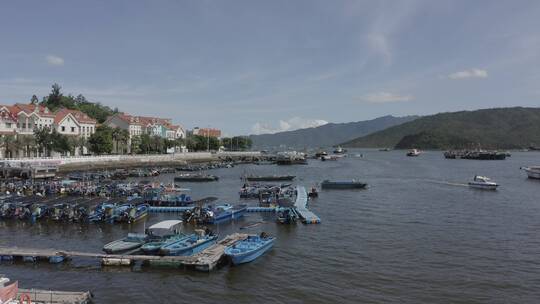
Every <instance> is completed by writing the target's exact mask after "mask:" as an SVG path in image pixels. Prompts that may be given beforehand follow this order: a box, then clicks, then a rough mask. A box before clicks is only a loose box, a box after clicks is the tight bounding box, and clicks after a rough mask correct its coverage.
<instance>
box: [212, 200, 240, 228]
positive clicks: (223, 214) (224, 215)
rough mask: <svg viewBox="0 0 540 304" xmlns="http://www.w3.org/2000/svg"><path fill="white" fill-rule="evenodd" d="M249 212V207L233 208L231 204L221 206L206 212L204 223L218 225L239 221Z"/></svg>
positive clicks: (238, 206)
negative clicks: (234, 220)
mask: <svg viewBox="0 0 540 304" xmlns="http://www.w3.org/2000/svg"><path fill="white" fill-rule="evenodd" d="M246 212H247V205H245V204H242V205H237V206H233V205H231V204H221V205H217V206H216V207H214V208H209V209H208V210H207V211H206V217H205V219H204V223H208V224H217V223H222V222H226V221H230V220H233V219H238V218H240V217H242V216H244V214H245V213H246Z"/></svg>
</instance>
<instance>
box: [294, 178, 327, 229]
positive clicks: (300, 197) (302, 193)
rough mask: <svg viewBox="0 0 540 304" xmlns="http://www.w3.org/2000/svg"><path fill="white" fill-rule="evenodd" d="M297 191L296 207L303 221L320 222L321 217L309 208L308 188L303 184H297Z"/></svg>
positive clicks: (307, 222)
mask: <svg viewBox="0 0 540 304" xmlns="http://www.w3.org/2000/svg"><path fill="white" fill-rule="evenodd" d="M296 193H297V194H296V201H295V202H294V207H295V209H296V212H297V213H298V215H299V216H300V218H301V219H302V222H303V223H304V224H320V223H321V219H320V218H319V217H318V216H317V215H315V213H313V212H311V211H310V210H309V209H308V208H307V201H308V196H307V192H306V188H305V187H303V186H297V187H296Z"/></svg>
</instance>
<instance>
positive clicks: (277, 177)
mask: <svg viewBox="0 0 540 304" xmlns="http://www.w3.org/2000/svg"><path fill="white" fill-rule="evenodd" d="M295 177H296V176H294V175H250V176H246V180H248V181H252V182H255V181H269V182H271V181H290V180H293V179H294V178H295Z"/></svg>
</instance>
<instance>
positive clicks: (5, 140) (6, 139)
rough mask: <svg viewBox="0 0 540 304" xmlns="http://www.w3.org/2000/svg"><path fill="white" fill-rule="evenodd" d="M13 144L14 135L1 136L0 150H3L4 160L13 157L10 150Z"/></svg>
mask: <svg viewBox="0 0 540 304" xmlns="http://www.w3.org/2000/svg"><path fill="white" fill-rule="evenodd" d="M14 142H15V135H11V134H6V135H2V141H1V143H0V144H1V145H2V148H4V157H5V158H11V157H13V153H12V151H11V150H12V146H13V143H14Z"/></svg>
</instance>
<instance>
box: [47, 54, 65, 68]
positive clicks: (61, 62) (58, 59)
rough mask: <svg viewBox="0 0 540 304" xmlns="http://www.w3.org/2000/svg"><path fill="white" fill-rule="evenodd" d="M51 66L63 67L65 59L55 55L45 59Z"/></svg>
mask: <svg viewBox="0 0 540 304" xmlns="http://www.w3.org/2000/svg"><path fill="white" fill-rule="evenodd" d="M45 59H46V60H47V63H48V64H49V65H55V66H61V65H64V58H62V57H58V56H55V55H47V57H45Z"/></svg>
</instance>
